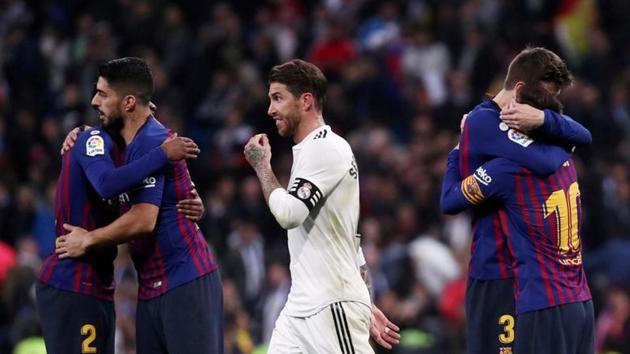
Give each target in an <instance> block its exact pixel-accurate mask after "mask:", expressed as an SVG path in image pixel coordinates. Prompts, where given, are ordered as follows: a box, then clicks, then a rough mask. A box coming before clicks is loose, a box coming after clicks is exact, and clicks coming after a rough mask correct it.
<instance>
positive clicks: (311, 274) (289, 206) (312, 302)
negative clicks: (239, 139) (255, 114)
mask: <svg viewBox="0 0 630 354" xmlns="http://www.w3.org/2000/svg"><path fill="white" fill-rule="evenodd" d="M325 94H326V78H325V77H324V74H323V73H322V72H321V71H320V70H319V68H317V67H316V66H314V65H313V64H311V63H308V62H305V61H302V60H292V61H289V62H287V63H284V64H282V65H278V66H275V67H274V68H273V69H272V70H271V72H270V74H269V99H270V104H269V110H268V112H267V113H268V114H269V115H270V116H271V117H272V118H273V120H274V122H275V123H276V127H277V129H278V133H279V134H280V135H281V136H283V137H292V138H293V141H294V142H295V144H296V145H295V146H293V166H292V168H291V178H290V182H289V188H288V190H287V189H284V188H283V187H281V186H280V184H279V183H278V180H277V178H276V176H275V174H274V172H273V170H272V169H271V147H270V145H269V140H268V139H267V136H266V135H265V134H258V135H256V136H254V137H252V138H251V139H250V140H249V142H248V143H247V145H246V146H245V157H246V158H247V160H248V161H249V163H250V164H251V165H252V167H253V168H254V170H255V171H256V174H257V175H258V178H259V179H260V182H261V185H262V190H263V193H264V196H265V199H266V200H267V203H268V204H269V209H270V210H271V213H272V214H273V215H274V217H275V218H276V220H277V221H278V223H279V224H280V225H281V226H282V227H283V228H285V229H287V230H288V231H287V237H288V243H289V253H290V257H291V264H290V272H291V290H290V292H289V297H288V299H287V303H286V304H285V307H284V309H283V310H282V312H281V314H280V316H279V318H278V319H277V321H276V326H275V328H274V330H273V334H272V337H271V342H270V344H269V353H274V354H284V353H344V354H349V353H374V351H373V349H372V348H371V347H370V344H369V337H370V335H372V338H374V340H376V341H377V342H378V343H379V344H380V345H382V346H384V347H386V348H391V346H392V344H395V343H397V342H398V338H399V335H398V333H397V331H398V327H397V326H396V325H394V324H393V323H391V322H389V321H388V320H387V318H386V317H385V316H384V315H383V314H382V312H381V311H380V310H379V309H378V308H376V306H374V305H373V304H372V302H371V296H370V291H369V289H368V288H369V274H367V266H366V264H365V260H364V258H363V254H362V251H361V248H360V241H361V240H360V237H359V235H357V226H358V222H359V171H358V169H357V165H356V163H355V160H354V155H353V153H352V149H351V148H350V145H349V144H348V143H347V142H346V141H345V140H344V139H343V138H342V137H340V136H339V135H337V134H335V133H333V132H332V130H331V129H330V127H329V126H327V125H325V123H324V119H323V116H322V109H323V103H324V97H325ZM362 277H363V279H362ZM366 283H367V285H368V286H366Z"/></svg>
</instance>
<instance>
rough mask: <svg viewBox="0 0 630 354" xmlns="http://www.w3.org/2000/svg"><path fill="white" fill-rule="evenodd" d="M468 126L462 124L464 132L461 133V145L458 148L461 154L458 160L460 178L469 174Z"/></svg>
mask: <svg viewBox="0 0 630 354" xmlns="http://www.w3.org/2000/svg"><path fill="white" fill-rule="evenodd" d="M468 134H469V132H468V124H466V122H464V132H463V133H462V139H461V140H462V143H461V146H460V150H461V152H462V155H461V157H460V159H459V166H460V167H461V168H460V170H461V173H460V175H461V176H468V175H469V174H470V167H469V166H470V165H469V161H468V155H469V154H470V151H469V150H470V146H469V141H468V140H469V139H468ZM461 176H460V177H461Z"/></svg>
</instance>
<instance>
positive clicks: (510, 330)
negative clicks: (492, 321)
mask: <svg viewBox="0 0 630 354" xmlns="http://www.w3.org/2000/svg"><path fill="white" fill-rule="evenodd" d="M499 324H500V325H501V326H503V333H501V334H499V342H501V343H503V344H510V343H512V342H514V316H512V315H507V314H505V315H503V316H501V317H499Z"/></svg>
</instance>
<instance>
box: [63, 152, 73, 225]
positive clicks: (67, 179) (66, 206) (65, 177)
mask: <svg viewBox="0 0 630 354" xmlns="http://www.w3.org/2000/svg"><path fill="white" fill-rule="evenodd" d="M70 159H71V156H70V155H68V159H67V160H66V165H65V166H64V169H65V173H64V175H63V184H64V186H63V196H64V201H63V202H64V209H65V211H66V218H65V220H64V222H65V223H69V222H70ZM62 226H63V225H62Z"/></svg>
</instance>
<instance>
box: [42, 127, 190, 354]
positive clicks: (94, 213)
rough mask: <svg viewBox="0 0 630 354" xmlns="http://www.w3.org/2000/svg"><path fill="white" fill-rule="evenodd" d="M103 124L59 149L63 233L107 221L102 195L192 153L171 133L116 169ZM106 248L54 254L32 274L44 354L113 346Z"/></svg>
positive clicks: (58, 213) (111, 254) (115, 151)
mask: <svg viewBox="0 0 630 354" xmlns="http://www.w3.org/2000/svg"><path fill="white" fill-rule="evenodd" d="M106 129H107V124H104V126H103V127H98V128H96V129H89V130H87V131H85V132H83V133H80V134H79V135H78V141H77V144H78V146H77V147H76V148H74V149H72V150H70V151H68V152H67V153H66V154H64V157H63V160H62V161H63V162H62V170H61V173H60V175H59V180H58V182H57V194H56V201H55V223H56V230H57V235H58V236H60V235H63V234H64V233H65V230H64V229H63V227H62V226H63V225H64V224H65V223H72V224H77V225H81V226H82V227H84V228H86V229H88V230H92V229H94V228H96V227H99V226H104V225H106V224H107V223H109V222H111V221H112V220H113V219H114V218H115V216H116V214H117V212H116V211H115V210H113V209H112V208H111V207H110V205H108V203H107V201H106V198H111V197H114V196H117V195H118V193H122V192H124V191H126V190H129V189H132V188H133V187H135V186H136V185H138V184H140V183H141V182H142V180H143V179H145V178H147V177H149V175H150V174H151V173H153V172H155V171H158V170H159V169H161V168H163V167H164V166H166V165H168V162H169V160H180V159H183V158H186V157H188V158H189V157H191V156H193V154H196V151H197V147H196V145H195V144H194V143H193V142H192V141H191V140H190V139H185V138H176V139H172V140H170V141H167V142H165V143H163V144H162V146H161V147H156V148H154V149H152V150H151V151H149V152H148V154H146V155H145V156H143V157H142V158H141V159H138V160H137V161H135V162H134V163H132V164H129V165H126V166H123V167H120V168H116V167H115V165H114V161H113V159H115V158H116V157H117V156H119V153H120V149H119V147H118V146H117V145H116V144H115V143H114V141H113V140H112V138H111V137H110V135H109V134H108V133H107V131H106ZM115 257H116V248H115V247H108V248H103V249H100V250H97V251H96V252H92V253H89V254H87V255H86V256H85V257H82V258H79V259H72V260H60V259H59V257H58V256H57V254H55V253H52V254H51V255H50V256H48V257H47V258H46V259H45V260H44V263H43V265H42V268H41V270H40V272H39V274H38V284H37V305H38V311H39V314H40V318H41V321H42V328H43V334H44V339H45V342H46V348H47V351H48V352H49V353H82V352H89V351H90V350H95V351H97V352H99V353H113V350H114V340H113V335H114V324H115V318H114V308H113V304H112V297H113V293H114V281H113V261H114V258H115Z"/></svg>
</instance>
